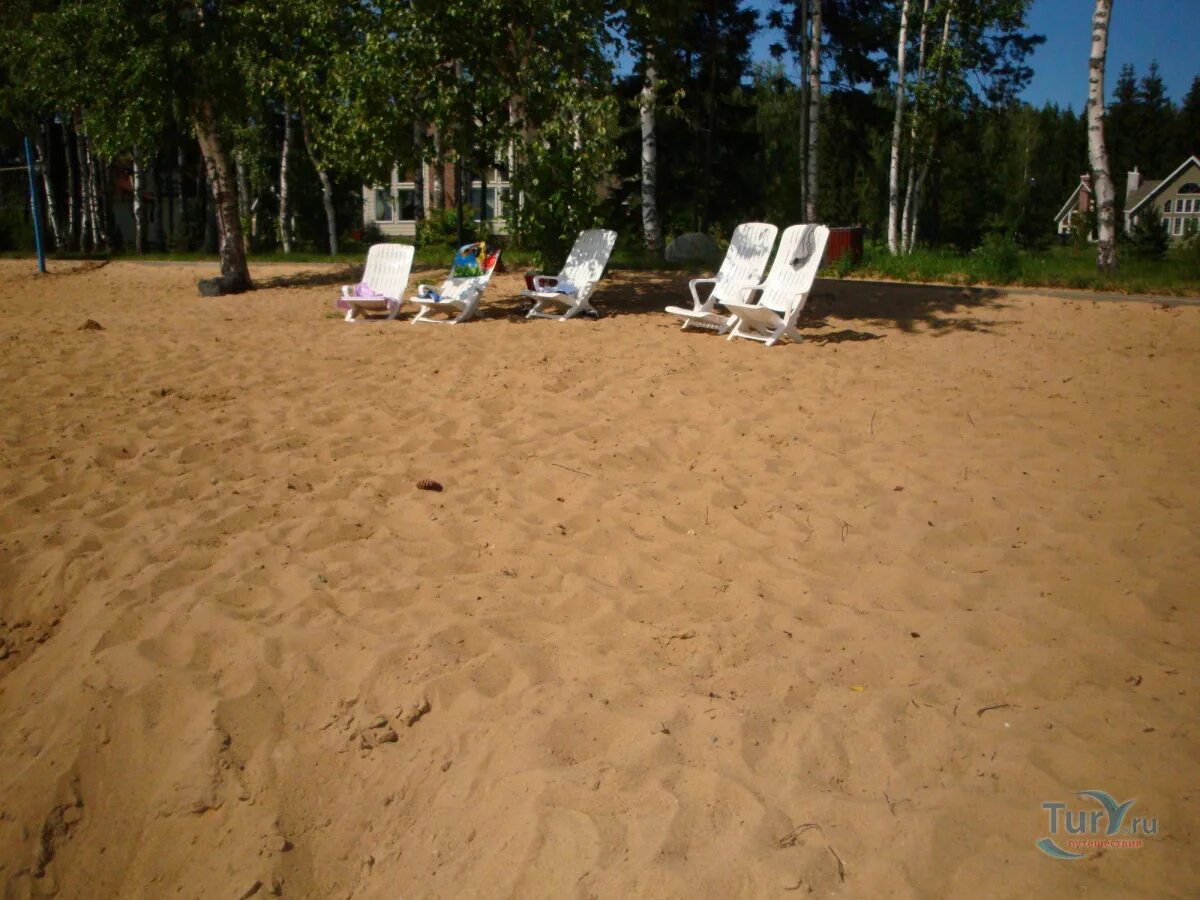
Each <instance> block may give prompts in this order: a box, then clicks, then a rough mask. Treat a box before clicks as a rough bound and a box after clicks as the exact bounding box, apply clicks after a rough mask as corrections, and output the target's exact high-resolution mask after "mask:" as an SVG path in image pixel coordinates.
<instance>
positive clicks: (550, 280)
mask: <svg viewBox="0 0 1200 900" xmlns="http://www.w3.org/2000/svg"><path fill="white" fill-rule="evenodd" d="M558 282H559V277H558V276H557V275H535V276H534V279H533V289H534V290H535V291H540V290H542V289H543V288H547V287H554V285H556V284H558Z"/></svg>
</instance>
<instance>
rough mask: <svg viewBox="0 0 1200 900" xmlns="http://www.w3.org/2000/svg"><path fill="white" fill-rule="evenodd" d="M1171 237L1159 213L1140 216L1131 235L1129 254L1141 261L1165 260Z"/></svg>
mask: <svg viewBox="0 0 1200 900" xmlns="http://www.w3.org/2000/svg"><path fill="white" fill-rule="evenodd" d="M1170 245H1171V235H1170V232H1168V231H1167V226H1166V225H1164V224H1163V221H1162V219H1161V218H1159V216H1158V215H1157V213H1154V212H1151V213H1149V214H1147V215H1141V216H1138V217H1137V219H1136V220H1135V221H1134V223H1133V230H1132V232H1131V233H1130V234H1129V252H1130V253H1131V254H1132V255H1133V256H1136V257H1138V258H1139V259H1165V258H1166V255H1167V248H1168V247H1170Z"/></svg>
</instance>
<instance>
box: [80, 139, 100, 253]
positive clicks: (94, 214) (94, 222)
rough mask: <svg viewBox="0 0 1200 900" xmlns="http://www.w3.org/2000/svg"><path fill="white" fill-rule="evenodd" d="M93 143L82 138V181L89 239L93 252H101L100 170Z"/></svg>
mask: <svg viewBox="0 0 1200 900" xmlns="http://www.w3.org/2000/svg"><path fill="white" fill-rule="evenodd" d="M91 144H92V142H91V141H90V140H88V139H87V137H85V136H82V135H81V136H80V147H81V148H82V154H83V172H82V180H83V183H84V184H85V185H86V191H85V200H84V206H85V207H86V209H87V220H88V237H89V239H90V241H91V246H92V250H93V251H96V250H100V249H101V248H103V247H104V233H103V226H102V224H101V222H100V198H99V197H98V196H97V193H98V192H97V187H96V186H97V184H98V178H97V172H96V170H97V169H98V168H99V167H98V166H97V165H96V158H95V156H93V155H92V146H91Z"/></svg>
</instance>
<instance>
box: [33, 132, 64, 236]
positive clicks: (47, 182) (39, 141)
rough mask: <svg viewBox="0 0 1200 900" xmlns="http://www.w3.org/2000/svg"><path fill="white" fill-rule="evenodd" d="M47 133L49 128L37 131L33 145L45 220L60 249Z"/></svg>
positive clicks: (56, 207) (56, 203)
mask: <svg viewBox="0 0 1200 900" xmlns="http://www.w3.org/2000/svg"><path fill="white" fill-rule="evenodd" d="M48 133H49V128H46V129H44V130H43V131H40V132H38V136H37V138H36V139H35V140H34V147H35V149H36V150H37V158H38V165H39V166H41V168H42V187H43V188H44V189H45V191H46V220H47V223H48V224H49V225H50V237H51V238H52V239H53V241H54V246H55V248H56V249H60V250H61V249H62V245H63V244H62V232H61V230H60V229H59V222H58V198H57V197H55V196H54V180H53V179H52V178H51V177H50V156H49V154H48V153H47V152H46V139H45V135H46V134H48Z"/></svg>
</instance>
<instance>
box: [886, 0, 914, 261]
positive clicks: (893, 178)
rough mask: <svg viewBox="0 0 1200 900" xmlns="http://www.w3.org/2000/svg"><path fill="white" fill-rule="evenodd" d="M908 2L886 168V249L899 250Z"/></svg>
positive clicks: (903, 14)
mask: <svg viewBox="0 0 1200 900" xmlns="http://www.w3.org/2000/svg"><path fill="white" fill-rule="evenodd" d="M908 3H909V0H904V2H903V4H902V5H901V7H900V41H899V43H898V44H897V47H896V116H895V119H894V120H893V122H892V163H891V166H890V167H889V169H888V250H889V251H890V252H891V253H892V255H893V256H894V255H896V254H897V253H899V252H900V139H901V137H903V134H904V86H905V85H904V56H905V51H906V50H907V49H908Z"/></svg>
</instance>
